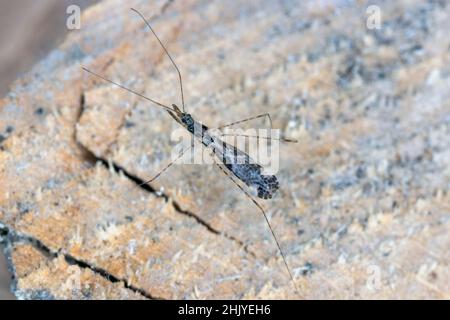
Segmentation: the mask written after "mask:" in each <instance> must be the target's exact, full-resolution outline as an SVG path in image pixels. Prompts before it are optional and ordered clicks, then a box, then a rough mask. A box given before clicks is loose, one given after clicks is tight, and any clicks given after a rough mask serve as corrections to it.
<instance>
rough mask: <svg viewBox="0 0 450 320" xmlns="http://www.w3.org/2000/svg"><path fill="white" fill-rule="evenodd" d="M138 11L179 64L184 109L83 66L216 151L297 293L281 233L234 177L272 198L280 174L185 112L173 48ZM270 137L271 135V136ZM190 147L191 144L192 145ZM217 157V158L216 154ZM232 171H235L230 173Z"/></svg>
mask: <svg viewBox="0 0 450 320" xmlns="http://www.w3.org/2000/svg"><path fill="white" fill-rule="evenodd" d="M131 10H133V11H134V12H136V13H137V14H138V15H139V16H141V18H142V19H143V20H144V22H145V24H146V25H147V26H148V28H149V29H150V31H151V32H152V33H153V35H154V36H155V37H156V39H157V40H158V42H159V43H160V45H161V47H162V48H163V49H164V51H165V52H166V54H167V56H168V57H169V59H170V61H171V62H172V64H173V66H174V67H175V69H176V71H177V73H178V77H179V82H180V89H181V90H180V91H181V102H182V110H180V108H178V107H177V106H176V105H175V104H172V107H169V106H167V105H165V104H163V103H160V102H158V101H156V100H153V99H151V98H148V97H147V96H145V95H143V94H141V93H139V92H136V91H134V90H132V89H130V88H127V87H125V86H123V85H121V84H119V83H117V82H114V81H112V80H109V79H107V78H105V77H103V76H102V75H99V74H97V73H95V72H93V71H90V70H88V69H86V68H84V67H83V70H85V71H86V72H89V73H91V74H92V75H94V76H96V77H99V78H101V79H103V80H104V81H107V82H109V83H112V84H114V85H116V86H118V87H120V88H122V89H124V90H127V91H129V92H131V93H133V94H135V95H137V96H139V97H141V98H143V99H146V100H148V101H150V102H152V103H154V104H155V105H157V106H158V107H161V108H163V109H165V110H166V111H167V112H168V113H169V114H170V116H171V117H172V118H173V119H175V121H176V122H178V123H179V124H180V125H182V126H183V127H184V128H185V129H186V130H187V131H189V132H190V133H191V134H192V135H193V136H194V137H196V138H197V139H199V140H200V141H201V143H202V144H203V145H204V146H205V147H207V148H209V149H210V150H211V151H213V152H214V154H215V155H216V156H217V158H219V159H220V163H219V162H217V161H215V160H214V161H215V164H216V165H217V167H218V168H220V170H221V171H222V172H223V173H224V174H225V175H226V176H228V178H230V180H232V181H233V183H234V184H236V186H237V187H238V188H239V189H241V190H242V191H243V192H244V194H245V195H246V196H247V197H248V198H249V199H250V200H251V201H252V202H253V203H254V204H255V205H256V206H257V207H258V208H259V209H260V210H261V213H262V214H263V216H264V219H265V220H266V223H267V225H268V227H269V229H270V232H271V233H272V236H273V238H274V240H275V243H276V245H277V247H278V250H279V252H280V254H281V256H282V258H283V262H284V265H285V267H286V270H287V272H288V273H289V276H290V278H291V280H292V284H293V285H294V287H295V289H296V291H297V293H298V290H297V287H296V285H295V281H294V277H293V276H292V273H291V271H290V269H289V266H288V264H287V261H286V257H285V255H284V253H283V250H282V249H281V246H280V244H279V242H278V240H277V237H276V235H275V233H274V231H273V229H272V227H271V225H270V222H269V219H268V218H267V215H266V213H265V211H264V209H263V207H262V206H261V205H260V204H259V203H258V202H257V201H256V200H255V199H254V198H253V197H252V196H251V194H250V193H249V192H248V191H246V190H245V189H244V188H243V187H242V186H241V185H240V184H239V183H238V182H237V181H236V180H235V179H234V178H233V176H234V177H237V178H238V179H239V180H241V181H242V182H244V183H245V184H246V185H247V186H249V187H250V188H254V189H256V191H257V195H258V197H259V198H262V199H270V198H272V197H273V195H274V194H275V192H276V191H277V190H278V188H279V183H278V180H277V178H276V176H274V175H263V174H262V167H261V166H260V165H259V164H257V163H256V162H255V161H254V160H253V159H252V158H251V157H250V156H249V155H248V154H246V153H245V152H243V151H241V150H239V149H237V148H236V147H234V146H232V145H230V144H228V143H226V142H224V141H222V140H221V139H220V138H218V137H216V136H214V135H212V134H211V133H210V131H211V130H210V129H209V128H208V127H207V126H205V125H203V124H201V123H200V122H198V121H196V120H194V118H193V117H192V116H191V115H190V114H189V113H187V112H185V106H184V94H183V82H182V78H181V73H180V70H179V69H178V67H177V65H176V64H175V61H174V60H173V59H172V57H171V56H170V54H169V52H168V51H167V49H166V47H165V46H164V45H163V43H162V42H161V40H160V39H159V37H158V35H157V34H156V33H155V31H154V30H153V28H152V27H151V26H150V24H149V22H148V21H147V20H146V19H145V17H144V16H143V15H142V14H141V13H140V12H139V11H137V10H135V9H131ZM263 116H267V117H268V118H269V120H270V122H272V120H271V118H270V116H269V115H268V114H263V115H258V116H256V117H252V118H248V119H244V120H241V121H238V122H234V123H231V124H228V125H225V126H222V127H220V128H224V127H227V126H231V125H234V124H238V123H242V122H244V121H249V120H252V119H256V118H260V117H263ZM269 139H270V138H269ZM279 140H284V141H285V142H296V141H294V140H290V139H279ZM188 149H189V148H188ZM188 149H186V150H184V151H183V152H182V154H183V153H184V152H185V151H187V150H188ZM179 158H181V156H179V157H178V158H177V159H179ZM177 159H175V160H174V161H172V162H171V163H170V164H169V165H167V166H166V167H165V168H164V169H163V170H161V171H160V172H159V173H158V174H157V175H156V176H154V177H153V178H152V179H150V180H147V181H145V182H143V183H141V185H143V184H147V183H150V182H152V181H153V180H155V179H157V178H158V177H159V176H160V175H161V174H162V173H163V172H164V171H165V170H167V169H168V168H169V167H170V166H172V165H173V164H174V163H175V161H176V160H177ZM213 159H214V158H213ZM230 172H231V173H232V174H233V176H232V175H230Z"/></svg>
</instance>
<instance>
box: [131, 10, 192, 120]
mask: <svg viewBox="0 0 450 320" xmlns="http://www.w3.org/2000/svg"><path fill="white" fill-rule="evenodd" d="M131 10H133V11H134V12H136V13H137V14H138V15H139V16H140V17H141V18H142V20H144V22H145V24H146V25H147V27H148V28H149V29H150V31H151V32H152V33H153V35H154V36H155V37H156V39H157V40H158V42H159V44H160V45H161V47H162V48H163V49H164V51H165V52H166V54H167V56H168V57H169V59H170V61H171V62H172V64H173V66H174V67H175V69H176V70H177V72H178V79H179V82H180V89H181V106H182V107H183V112H185V109H184V94H183V80H182V78H181V72H180V69H178V66H177V64H176V63H175V61H174V60H173V59H172V56H171V55H170V53H169V51H167V49H166V47H165V46H164V45H163V43H162V41H161V40H160V39H159V37H158V35H157V34H156V32H155V31H154V30H153V28H152V27H151V26H150V23H149V22H148V21H147V19H145V17H144V16H143V15H142V13H140V12H139V11H137V10H136V9H134V8H131Z"/></svg>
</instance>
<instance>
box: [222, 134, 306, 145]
mask: <svg viewBox="0 0 450 320" xmlns="http://www.w3.org/2000/svg"><path fill="white" fill-rule="evenodd" d="M225 136H235V137H247V138H258V139H266V140H279V141H283V142H292V143H297V142H298V140H296V139H288V138H272V137H261V136H259V135H258V134H257V135H255V136H252V135H247V134H233V133H222V134H220V135H219V137H225Z"/></svg>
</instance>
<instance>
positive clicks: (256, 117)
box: [210, 113, 273, 130]
mask: <svg viewBox="0 0 450 320" xmlns="http://www.w3.org/2000/svg"><path fill="white" fill-rule="evenodd" d="M263 117H267V118H268V119H269V122H270V129H273V126H272V118H271V117H270V114H268V113H264V114H260V115H257V116H254V117H251V118H247V119H244V120H239V121H236V122H232V123H229V124H225V125H223V126H220V127H218V128H214V129H223V128H226V127H230V126H234V125H235V124H239V123H243V122H246V121H251V120H255V119H259V118H263ZM214 129H210V130H214Z"/></svg>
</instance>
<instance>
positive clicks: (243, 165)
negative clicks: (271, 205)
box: [214, 137, 279, 199]
mask: <svg viewBox="0 0 450 320" xmlns="http://www.w3.org/2000/svg"><path fill="white" fill-rule="evenodd" d="M214 142H215V143H214V151H215V153H216V155H217V156H218V157H219V158H220V159H221V160H222V161H223V163H224V165H225V166H226V167H227V169H228V170H230V171H231V172H232V173H233V174H234V175H235V176H236V177H237V178H239V180H241V181H243V182H244V183H245V184H246V185H247V186H249V187H251V188H255V189H256V190H257V193H258V197H259V198H262V199H270V198H272V197H273V195H274V194H275V192H276V191H277V190H278V188H279V184H278V180H277V177H276V176H274V175H263V174H262V173H261V172H262V169H263V168H262V167H261V166H260V165H259V164H257V163H255V161H254V160H253V159H252V158H250V156H249V155H247V154H246V153H245V152H243V151H241V150H239V149H237V148H236V147H234V146H232V145H230V144H228V143H226V142H223V141H221V140H220V139H218V138H216V137H214ZM219 144H220V145H219Z"/></svg>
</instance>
